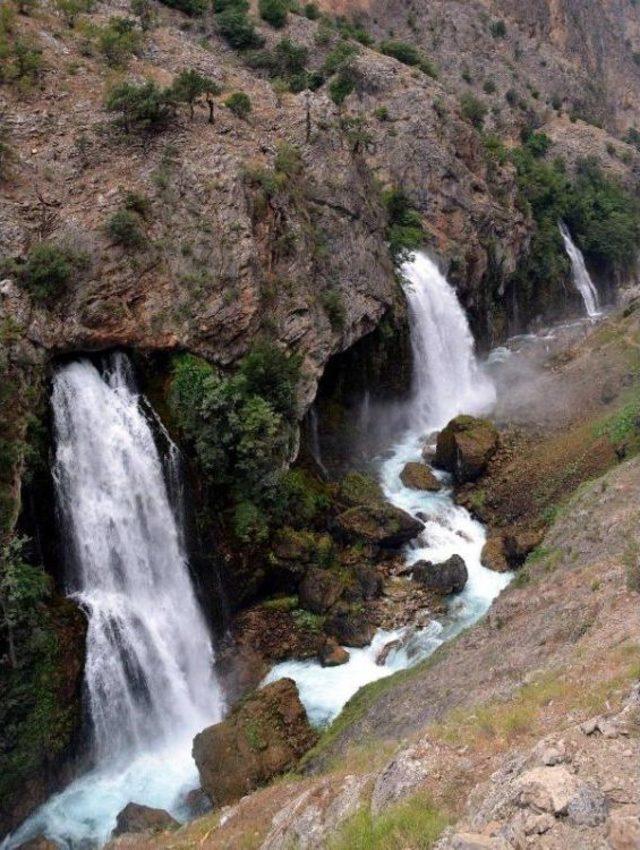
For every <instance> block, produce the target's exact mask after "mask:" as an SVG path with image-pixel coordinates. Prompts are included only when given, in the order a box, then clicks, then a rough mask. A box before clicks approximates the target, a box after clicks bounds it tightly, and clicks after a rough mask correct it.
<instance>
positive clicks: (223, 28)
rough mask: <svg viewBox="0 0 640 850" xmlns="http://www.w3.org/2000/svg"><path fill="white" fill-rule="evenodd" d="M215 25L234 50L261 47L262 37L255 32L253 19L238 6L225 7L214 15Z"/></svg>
mask: <svg viewBox="0 0 640 850" xmlns="http://www.w3.org/2000/svg"><path fill="white" fill-rule="evenodd" d="M216 25H217V28H218V32H219V33H220V35H221V36H222V37H223V38H225V39H226V40H227V42H228V43H229V44H230V45H231V47H235V48H236V50H248V49H249V48H252V47H262V45H263V44H264V39H263V38H262V36H261V35H260V34H259V33H258V32H256V29H255V27H254V25H253V21H251V19H250V18H249V17H248V16H247V14H246V12H244V11H243V10H242V9H240V8H236V7H234V6H229V7H227V8H226V9H225V10H224V11H222V12H220V13H219V14H217V15H216Z"/></svg>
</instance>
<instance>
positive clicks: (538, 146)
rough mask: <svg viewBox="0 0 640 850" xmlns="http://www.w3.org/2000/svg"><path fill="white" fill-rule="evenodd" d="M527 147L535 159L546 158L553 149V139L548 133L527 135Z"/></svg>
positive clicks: (525, 141) (525, 142) (525, 140)
mask: <svg viewBox="0 0 640 850" xmlns="http://www.w3.org/2000/svg"><path fill="white" fill-rule="evenodd" d="M524 144H525V147H526V148H527V150H528V151H530V152H531V154H532V155H533V156H535V157H539V156H544V155H545V154H546V153H547V151H548V150H549V148H550V147H551V139H550V138H549V136H547V134H546V133H532V132H529V133H526V134H525V139H524Z"/></svg>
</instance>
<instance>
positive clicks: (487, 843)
mask: <svg viewBox="0 0 640 850" xmlns="http://www.w3.org/2000/svg"><path fill="white" fill-rule="evenodd" d="M440 848H442V850H510V845H509V844H508V843H507V842H506V841H505V840H504V839H503V838H500V837H498V836H495V837H494V836H490V835H482V834H481V833H479V832H456V833H454V834H453V835H451V836H450V837H448V838H447V840H446V842H445V843H444V844H442V845H441V844H438V850H440Z"/></svg>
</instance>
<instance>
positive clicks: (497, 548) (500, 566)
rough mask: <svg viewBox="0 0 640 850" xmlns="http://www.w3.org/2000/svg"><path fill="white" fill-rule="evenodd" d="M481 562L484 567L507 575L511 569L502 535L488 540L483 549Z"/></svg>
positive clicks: (493, 536) (496, 535)
mask: <svg viewBox="0 0 640 850" xmlns="http://www.w3.org/2000/svg"><path fill="white" fill-rule="evenodd" d="M480 562H481V563H482V566H483V567H486V568H487V569H488V570H493V571H494V572H496V573H506V572H508V571H509V570H510V569H511V567H510V566H509V562H508V561H507V554H506V552H505V548H504V538H503V536H502V535H501V534H495V535H492V536H491V537H488V538H487V540H486V543H485V544H484V546H483V547H482V553H481V555H480Z"/></svg>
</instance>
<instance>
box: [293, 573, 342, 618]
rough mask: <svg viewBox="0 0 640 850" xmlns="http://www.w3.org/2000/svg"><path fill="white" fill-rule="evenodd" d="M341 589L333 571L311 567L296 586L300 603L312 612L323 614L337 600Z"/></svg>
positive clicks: (340, 583)
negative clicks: (297, 586)
mask: <svg viewBox="0 0 640 850" xmlns="http://www.w3.org/2000/svg"><path fill="white" fill-rule="evenodd" d="M342 589H343V584H342V582H341V581H340V579H339V577H338V576H337V575H336V574H335V573H334V572H331V570H323V569H320V568H319V567H311V569H309V570H307V572H306V574H305V576H304V578H303V579H302V582H301V583H300V586H299V588H298V595H299V598H300V605H301V606H302V607H303V608H306V609H307V610H308V611H312V612H313V613H314V614H324V613H325V612H326V611H328V610H329V608H331V606H332V605H333V604H334V603H335V602H337V600H338V599H339V597H340V594H341V593H342Z"/></svg>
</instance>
